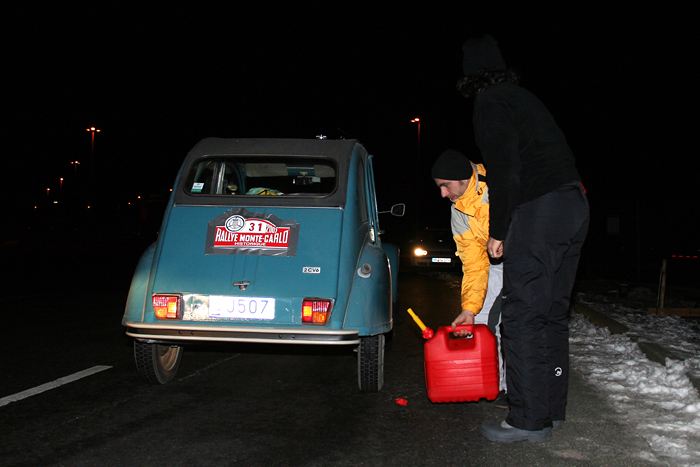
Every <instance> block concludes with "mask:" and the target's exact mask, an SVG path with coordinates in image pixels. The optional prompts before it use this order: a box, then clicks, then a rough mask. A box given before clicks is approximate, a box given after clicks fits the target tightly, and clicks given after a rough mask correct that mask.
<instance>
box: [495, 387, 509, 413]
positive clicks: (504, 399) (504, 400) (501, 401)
mask: <svg viewBox="0 0 700 467" xmlns="http://www.w3.org/2000/svg"><path fill="white" fill-rule="evenodd" d="M493 406H494V407H496V408H497V409H507V408H508V394H507V393H506V392H505V391H501V392H499V393H498V397H496V400H495V401H494V403H493Z"/></svg>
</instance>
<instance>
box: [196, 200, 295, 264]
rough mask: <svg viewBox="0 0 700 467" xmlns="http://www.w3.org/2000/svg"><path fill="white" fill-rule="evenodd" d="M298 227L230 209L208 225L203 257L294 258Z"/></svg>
mask: <svg viewBox="0 0 700 467" xmlns="http://www.w3.org/2000/svg"><path fill="white" fill-rule="evenodd" d="M298 238H299V224H297V223H296V222H295V221H285V220H281V219H279V218H277V217H276V216H274V215H272V214H264V213H256V212H249V211H248V210H246V209H242V208H241V209H231V210H229V211H226V212H225V213H223V214H222V215H220V216H218V217H216V218H215V219H212V220H211V221H209V226H208V229H207V241H206V248H205V252H204V253H205V254H207V255H250V254H256V255H266V256H296V251H297V240H298Z"/></svg>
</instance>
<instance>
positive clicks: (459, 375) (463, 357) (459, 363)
mask: <svg viewBox="0 0 700 467" xmlns="http://www.w3.org/2000/svg"><path fill="white" fill-rule="evenodd" d="M459 329H467V330H470V331H471V333H472V335H471V337H468V338H463V337H459V338H458V337H453V336H452V335H451V334H452V327H451V326H443V327H440V328H438V330H437V333H435V336H434V337H433V338H432V339H430V340H428V341H427V342H426V343H425V347H424V350H425V383H426V386H427V388H428V399H430V401H431V402H471V401H478V400H479V399H488V400H493V399H496V397H497V396H498V354H497V351H498V350H497V347H496V337H495V336H494V335H493V333H492V332H491V330H490V329H489V328H488V326H486V325H485V324H474V325H470V326H458V327H457V329H456V330H459Z"/></svg>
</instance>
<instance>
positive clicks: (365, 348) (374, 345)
mask: <svg viewBox="0 0 700 467" xmlns="http://www.w3.org/2000/svg"><path fill="white" fill-rule="evenodd" d="M384 341H385V337H384V334H378V335H376V336H366V337H360V346H359V347H358V348H357V376H358V384H359V386H360V391H364V392H377V391H379V390H380V389H381V388H382V386H384Z"/></svg>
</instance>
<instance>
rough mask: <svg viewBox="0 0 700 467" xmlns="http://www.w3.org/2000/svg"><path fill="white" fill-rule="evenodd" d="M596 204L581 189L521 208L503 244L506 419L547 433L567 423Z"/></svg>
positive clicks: (576, 186) (549, 195) (561, 190)
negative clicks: (576, 303) (575, 313)
mask: <svg viewBox="0 0 700 467" xmlns="http://www.w3.org/2000/svg"><path fill="white" fill-rule="evenodd" d="M588 219H589V212H588V201H587V200H586V196H585V194H584V193H583V190H582V188H581V186H580V185H579V184H578V183H572V184H567V185H564V186H562V187H560V188H559V189H557V190H554V191H552V192H550V193H547V194H546V195H543V196H540V197H539V198H537V199H535V200H533V201H530V202H527V203H524V204H522V205H520V206H518V207H517V208H516V209H515V210H514V212H513V216H512V219H511V224H510V228H509V231H508V235H507V237H506V240H505V243H504V246H503V257H504V266H503V302H502V320H503V348H504V351H505V357H506V358H505V359H506V365H507V370H506V382H507V385H508V405H509V407H510V413H509V414H508V417H507V418H506V421H507V422H508V423H509V424H510V425H512V426H514V427H517V428H521V429H524V430H541V429H542V428H544V427H547V426H551V425H552V420H564V419H565V417H566V398H567V391H568V378H569V325H568V320H567V319H568V310H569V299H570V296H571V289H572V288H573V284H574V280H575V278H576V269H577V267H578V260H579V256H580V254H581V246H582V245H583V242H584V240H585V238H586V233H587V231H588Z"/></svg>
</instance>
